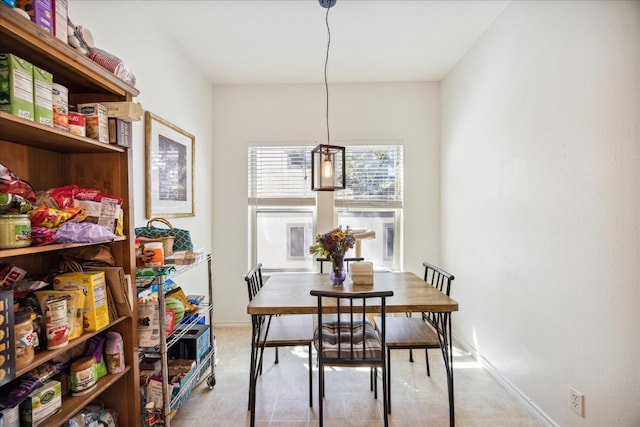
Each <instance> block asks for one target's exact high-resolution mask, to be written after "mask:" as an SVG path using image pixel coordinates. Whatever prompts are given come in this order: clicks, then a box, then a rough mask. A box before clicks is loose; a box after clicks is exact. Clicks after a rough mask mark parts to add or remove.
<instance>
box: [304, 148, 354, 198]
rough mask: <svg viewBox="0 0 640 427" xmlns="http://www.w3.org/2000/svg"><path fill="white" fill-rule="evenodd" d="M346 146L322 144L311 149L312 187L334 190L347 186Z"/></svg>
mask: <svg viewBox="0 0 640 427" xmlns="http://www.w3.org/2000/svg"><path fill="white" fill-rule="evenodd" d="M344 153H345V148H344V147H340V146H338V145H326V144H320V145H318V146H316V148H314V149H313V150H311V189H312V190H313V191H334V190H344V189H345V188H346V185H345V184H346V182H347V177H346V167H345V166H346V159H345V156H344Z"/></svg>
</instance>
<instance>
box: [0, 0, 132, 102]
mask: <svg viewBox="0 0 640 427" xmlns="http://www.w3.org/2000/svg"><path fill="white" fill-rule="evenodd" d="M0 51H2V52H10V53H13V54H15V55H17V56H19V57H20V58H22V59H24V60H26V61H29V62H31V63H32V64H34V65H37V66H38V67H40V68H42V69H45V70H47V71H49V72H50V73H53V77H54V81H55V82H56V83H59V84H61V85H63V86H66V87H67V88H68V89H69V92H76V93H109V94H113V95H116V96H120V97H126V96H128V95H132V96H138V94H139V93H140V92H139V91H138V90H137V89H136V88H134V87H133V86H131V85H129V84H127V83H125V82H124V81H123V80H121V79H120V78H118V77H116V76H115V75H113V74H112V73H111V72H110V71H108V70H106V69H104V68H102V67H101V66H99V65H98V64H96V63H95V62H93V61H91V60H90V59H89V58H87V57H86V56H84V55H82V54H80V53H78V52H77V51H76V50H74V49H73V48H71V47H69V46H68V45H67V44H66V43H63V42H62V41H61V40H59V39H58V38H57V37H55V36H53V34H50V33H48V32H47V31H45V30H44V29H42V28H40V27H38V26H37V25H36V24H34V23H32V22H29V21H27V20H26V19H25V18H23V17H22V16H20V15H19V14H18V13H16V12H14V11H13V10H11V8H10V7H9V6H7V5H6V4H4V3H3V2H0Z"/></svg>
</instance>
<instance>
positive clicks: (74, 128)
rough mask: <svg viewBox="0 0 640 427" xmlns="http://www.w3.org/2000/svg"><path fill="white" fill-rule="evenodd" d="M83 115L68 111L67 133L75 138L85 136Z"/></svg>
mask: <svg viewBox="0 0 640 427" xmlns="http://www.w3.org/2000/svg"><path fill="white" fill-rule="evenodd" d="M86 129H87V128H86V119H85V116H84V114H82V113H76V112H75V111H69V132H71V133H72V134H74V135H77V136H87V130H86Z"/></svg>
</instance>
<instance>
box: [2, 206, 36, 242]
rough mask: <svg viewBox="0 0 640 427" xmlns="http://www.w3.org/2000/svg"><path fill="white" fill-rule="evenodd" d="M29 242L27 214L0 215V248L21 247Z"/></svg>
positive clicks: (29, 232)
mask: <svg viewBox="0 0 640 427" xmlns="http://www.w3.org/2000/svg"><path fill="white" fill-rule="evenodd" d="M30 244H31V220H30V219H29V215H26V214H21V215H0V249H12V248H22V247H25V246H29V245H30Z"/></svg>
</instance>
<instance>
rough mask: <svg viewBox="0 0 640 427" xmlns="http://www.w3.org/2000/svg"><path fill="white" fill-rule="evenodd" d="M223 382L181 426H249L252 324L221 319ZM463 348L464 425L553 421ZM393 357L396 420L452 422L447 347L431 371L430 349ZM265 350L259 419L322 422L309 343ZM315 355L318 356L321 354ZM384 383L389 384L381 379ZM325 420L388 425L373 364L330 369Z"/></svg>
mask: <svg viewBox="0 0 640 427" xmlns="http://www.w3.org/2000/svg"><path fill="white" fill-rule="evenodd" d="M215 333H216V342H217V348H218V363H217V365H216V385H215V387H214V388H213V390H210V389H209V388H208V387H207V385H206V381H202V382H201V383H200V384H199V385H198V386H197V387H196V388H195V389H194V390H193V392H192V393H191V396H190V397H189V399H188V400H187V401H186V402H185V404H184V405H183V406H182V407H181V408H180V410H179V411H178V413H177V414H176V416H175V417H174V418H173V419H172V420H171V426H173V427H193V426H197V427H210V426H211V427H214V426H215V427H217V426H220V427H244V426H248V425H249V412H248V411H247V399H248V390H249V356H250V349H249V346H250V342H251V328H250V327H248V326H247V327H217V328H216V331H215ZM454 352H455V357H454V384H455V393H456V394H455V402H456V407H455V411H456V426H459V427H534V426H535V427H547V426H548V424H547V423H546V422H545V421H544V420H542V419H541V418H540V417H539V416H537V415H536V414H535V413H533V412H532V411H531V410H530V409H528V408H527V407H526V406H524V405H523V404H522V403H521V402H520V401H519V400H518V399H517V398H515V397H513V396H511V395H510V394H509V393H507V392H506V391H505V390H504V388H503V387H502V386H501V385H500V384H498V383H497V382H496V381H495V380H494V379H493V378H492V377H491V375H489V373H488V372H487V371H485V370H484V369H483V368H482V367H481V366H480V365H479V364H478V363H476V362H475V361H474V360H473V359H472V358H471V357H470V356H468V355H466V354H464V353H461V352H459V351H456V350H455V349H454ZM391 354H392V355H391V357H392V368H393V378H392V381H391V382H392V385H391V386H392V404H393V407H392V413H391V415H390V417H389V424H390V425H391V426H411V427H418V426H422V427H436V426H449V415H448V400H447V399H448V398H447V387H446V376H445V370H444V364H443V362H442V355H441V353H440V352H439V351H438V350H437V349H436V350H430V351H429V360H430V362H431V377H427V375H426V368H425V361H424V352H423V351H418V352H414V359H415V362H414V363H410V362H409V356H408V351H405V350H396V351H393V352H392V353H391ZM273 356H274V349H266V350H265V360H264V368H263V373H262V377H261V378H260V379H259V380H258V386H257V387H258V388H257V409H256V425H257V426H259V427H267V426H271V427H273V426H289V427H305V426H316V425H317V424H318V412H317V410H318V401H317V399H318V389H317V388H318V382H317V381H318V375H317V371H315V369H314V376H313V381H314V384H313V395H314V407H313V408H309V398H308V379H307V378H308V371H307V364H308V358H307V349H306V347H292V348H280V363H279V364H278V365H275V364H274V363H273V360H274V359H273ZM314 360H315V358H314ZM379 391H381V386H380V387H379ZM324 410H325V426H327V427H332V426H340V427H342V426H358V427H362V426H382V425H383V422H382V415H381V414H382V401H381V400H380V399H378V400H375V399H374V398H373V392H370V391H369V371H368V369H362V370H357V369H354V368H352V369H347V370H342V371H337V370H334V371H330V370H327V373H326V397H325V407H324Z"/></svg>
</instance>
